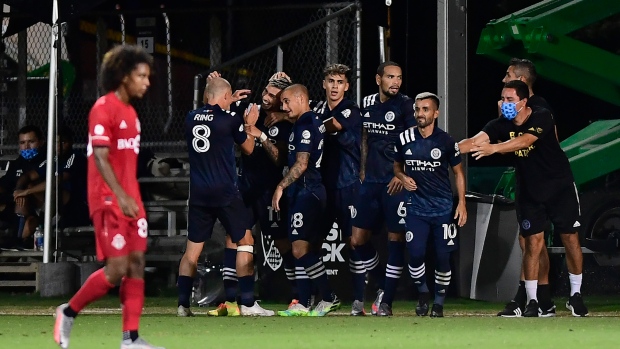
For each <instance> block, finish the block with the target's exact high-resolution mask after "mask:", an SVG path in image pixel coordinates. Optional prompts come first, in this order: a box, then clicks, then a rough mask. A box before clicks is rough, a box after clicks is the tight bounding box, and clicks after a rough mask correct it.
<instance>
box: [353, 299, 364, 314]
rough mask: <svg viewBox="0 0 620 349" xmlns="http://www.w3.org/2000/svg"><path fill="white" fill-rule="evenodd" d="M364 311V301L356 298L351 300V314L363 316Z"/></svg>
mask: <svg viewBox="0 0 620 349" xmlns="http://www.w3.org/2000/svg"><path fill="white" fill-rule="evenodd" d="M364 315H366V311H365V310H364V302H360V301H358V300H355V301H353V305H351V316H364Z"/></svg>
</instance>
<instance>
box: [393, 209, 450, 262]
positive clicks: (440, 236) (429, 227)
mask: <svg viewBox="0 0 620 349" xmlns="http://www.w3.org/2000/svg"><path fill="white" fill-rule="evenodd" d="M405 220H406V227H407V232H406V233H405V240H406V241H407V250H408V251H409V253H411V254H413V255H416V256H424V254H425V253H426V246H427V244H428V239H429V237H430V238H431V239H433V244H434V245H435V251H437V253H438V254H439V253H446V252H452V251H455V250H456V249H457V247H458V238H457V233H458V227H457V226H456V224H454V219H453V215H452V213H449V214H447V215H444V216H439V217H424V216H416V215H414V214H413V212H412V211H411V210H409V209H408V210H407V218H405Z"/></svg>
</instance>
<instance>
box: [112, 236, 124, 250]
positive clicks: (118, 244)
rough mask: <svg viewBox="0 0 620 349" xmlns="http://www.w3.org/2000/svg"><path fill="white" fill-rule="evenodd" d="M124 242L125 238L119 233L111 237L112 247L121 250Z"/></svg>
mask: <svg viewBox="0 0 620 349" xmlns="http://www.w3.org/2000/svg"><path fill="white" fill-rule="evenodd" d="M125 244H126V242H125V238H124V237H123V235H121V234H116V235H114V237H113V238H112V247H114V248H115V249H117V250H119V251H120V250H122V249H123V247H125Z"/></svg>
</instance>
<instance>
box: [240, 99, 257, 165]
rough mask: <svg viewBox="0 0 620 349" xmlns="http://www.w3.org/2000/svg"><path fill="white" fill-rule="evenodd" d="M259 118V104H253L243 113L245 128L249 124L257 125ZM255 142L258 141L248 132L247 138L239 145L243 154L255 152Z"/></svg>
mask: <svg viewBox="0 0 620 349" xmlns="http://www.w3.org/2000/svg"><path fill="white" fill-rule="evenodd" d="M257 120H258V105H256V104H251V105H250V106H249V107H248V109H247V110H246V111H245V113H244V115H243V124H244V130H245V128H247V127H248V126H254V125H256V121H257ZM255 144H256V142H254V137H253V136H251V135H249V134H247V132H246V139H245V141H244V142H243V143H241V144H239V147H240V148H241V152H242V153H243V154H245V155H250V154H252V152H254V145H255Z"/></svg>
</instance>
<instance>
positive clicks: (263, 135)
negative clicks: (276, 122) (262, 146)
mask: <svg viewBox="0 0 620 349" xmlns="http://www.w3.org/2000/svg"><path fill="white" fill-rule="evenodd" d="M258 139H260V141H261V143H262V142H264V141H266V140H267V135H266V134H265V132H261V134H260V137H258Z"/></svg>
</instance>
